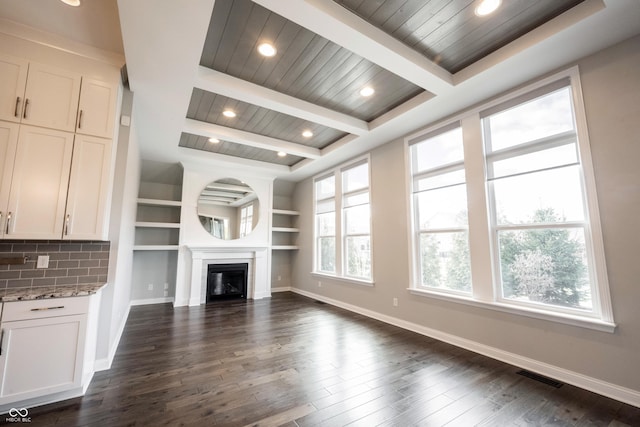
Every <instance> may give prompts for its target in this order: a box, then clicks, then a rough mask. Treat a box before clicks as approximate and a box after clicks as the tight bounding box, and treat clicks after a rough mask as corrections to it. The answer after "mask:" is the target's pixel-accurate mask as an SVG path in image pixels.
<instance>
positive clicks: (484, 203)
mask: <svg viewBox="0 0 640 427" xmlns="http://www.w3.org/2000/svg"><path fill="white" fill-rule="evenodd" d="M566 79H569V85H570V87H571V93H572V102H573V113H574V117H575V122H576V132H577V138H578V142H577V148H578V153H579V158H580V165H581V167H582V180H583V182H584V185H583V191H584V200H585V205H586V209H585V210H586V219H585V222H586V227H585V230H586V247H587V256H588V262H589V264H590V271H592V272H593V274H592V275H591V276H590V280H592V281H593V283H594V284H595V285H594V286H593V287H592V292H593V295H592V302H593V310H592V312H590V313H582V312H578V310H572V309H568V310H567V309H562V308H557V307H553V306H549V307H546V306H538V305H535V306H534V305H529V304H520V303H517V302H516V303H514V301H512V300H508V299H504V298H502V289H501V285H500V277H499V275H500V271H499V262H500V261H499V259H497V253H498V249H497V242H496V240H495V239H496V237H495V236H496V235H497V232H496V230H495V227H493V226H492V224H493V223H494V222H495V221H494V220H493V219H492V217H495V214H494V213H493V212H492V204H491V203H490V202H491V200H490V197H491V191H489V188H488V187H489V186H488V185H487V182H486V176H487V174H486V170H485V153H484V147H483V134H482V132H483V130H482V124H481V123H482V121H481V120H482V119H481V112H485V111H487V110H490V109H492V108H495V107H498V106H500V105H503V104H505V103H508V102H512V103H514V105H518V104H519V103H520V102H518V99H519V98H523V97H524V98H526V97H528V96H529V95H530V93H531V92H534V91H536V90H541V89H542V88H544V87H546V86H548V85H550V84H553V83H555V82H557V81H559V80H566ZM455 122H460V123H461V125H462V131H463V139H464V154H465V160H464V163H465V173H466V181H467V204H468V212H469V244H470V252H471V281H472V294H471V295H470V296H464V295H456V294H452V293H448V292H440V291H438V290H434V289H431V288H430V289H425V288H423V287H421V286H419V285H420V282H421V281H420V278H419V276H417V274H419V262H420V259H419V253H416V248H417V247H418V245H417V242H416V237H415V236H417V235H418V234H417V233H418V232H419V230H417V229H416V227H417V226H416V222H415V221H416V218H415V211H414V209H415V207H414V206H413V188H412V185H413V184H412V183H413V179H412V170H411V169H412V168H411V167H407V183H408V184H409V185H408V191H407V197H408V203H409V206H411V209H410V212H409V214H410V216H411V218H410V224H411V227H410V229H409V241H410V245H411V250H412V256H411V257H410V269H411V275H410V277H411V284H410V288H409V289H408V290H409V291H410V292H411V293H412V294H415V295H421V296H426V297H429V298H437V299H443V300H447V301H454V302H459V303H464V304H469V305H473V306H479V307H484V308H489V309H493V310H498V311H503V312H508V313H512V314H518V315H523V316H528V317H533V318H537V319H543V320H548V321H554V322H559V323H565V324H570V325H574V326H580V327H585V328H589V329H595V330H600V331H605V332H614V331H615V327H616V325H615V323H614V319H613V310H612V307H611V298H610V292H609V283H608V279H607V271H606V263H605V254H604V244H603V238H602V229H601V225H600V215H599V211H598V201H597V195H596V186H595V177H594V173H593V166H592V159H591V150H590V145H589V136H588V132H587V121H586V115H585V111H584V102H583V99H582V89H581V85H580V75H579V70H578V67H577V66H576V67H572V68H570V69H568V70H565V71H562V72H559V73H557V74H554V75H552V76H549V77H547V78H545V79H542V80H540V81H537V82H535V83H533V84H530V85H527V86H525V87H522V88H521V89H518V90H515V91H512V92H511V93H509V94H507V95H504V96H500V97H498V98H496V99H494V100H492V101H489V102H487V103H485V104H483V105H481V106H479V107H476V108H474V109H472V110H467V111H464V112H462V113H460V114H457V115H456V116H454V117H451V118H450V119H449V120H447V121H444V122H441V123H438V124H436V125H434V126H431V127H429V128H427V129H425V130H423V131H421V132H418V133H415V134H413V135H410V136H408V137H406V138H405V156H406V157H405V158H406V159H407V162H408V165H409V166H410V165H411V160H412V159H411V157H410V156H411V150H410V147H409V146H410V143H411V142H412V141H415V140H416V139H417V138H424V136H425V135H428V134H433V133H435V132H437V131H438V130H439V129H441V128H444V127H446V126H451V125H452V123H455Z"/></svg>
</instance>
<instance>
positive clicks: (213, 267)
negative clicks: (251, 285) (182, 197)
mask: <svg viewBox="0 0 640 427" xmlns="http://www.w3.org/2000/svg"><path fill="white" fill-rule="evenodd" d="M248 271H249V264H244V263H239V264H209V265H208V266H207V299H206V302H212V301H217V300H221V299H237V298H244V299H246V298H247V273H248Z"/></svg>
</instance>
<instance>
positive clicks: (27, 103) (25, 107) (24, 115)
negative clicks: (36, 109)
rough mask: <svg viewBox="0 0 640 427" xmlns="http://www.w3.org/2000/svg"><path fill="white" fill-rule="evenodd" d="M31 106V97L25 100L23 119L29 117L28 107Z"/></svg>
mask: <svg viewBox="0 0 640 427" xmlns="http://www.w3.org/2000/svg"><path fill="white" fill-rule="evenodd" d="M28 106H29V98H27V99H25V100H24V114H23V115H22V118H23V119H26V118H27V107H28Z"/></svg>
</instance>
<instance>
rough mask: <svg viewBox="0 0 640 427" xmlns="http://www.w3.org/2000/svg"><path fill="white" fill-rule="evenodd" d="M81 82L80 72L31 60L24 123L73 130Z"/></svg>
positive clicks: (23, 116) (23, 108)
mask: <svg viewBox="0 0 640 427" xmlns="http://www.w3.org/2000/svg"><path fill="white" fill-rule="evenodd" d="M80 82H81V76H80V74H76V73H72V72H69V71H66V70H60V69H58V68H54V67H51V66H48V65H42V64H37V63H33V62H32V63H30V64H29V73H28V76H27V88H26V90H25V94H24V103H23V104H24V105H23V106H22V123H23V124H30V125H34V126H42V127H46V128H51V129H60V130H65V131H70V132H73V131H74V130H75V128H76V113H77V111H78V97H79V96H80Z"/></svg>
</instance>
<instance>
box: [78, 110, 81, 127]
mask: <svg viewBox="0 0 640 427" xmlns="http://www.w3.org/2000/svg"><path fill="white" fill-rule="evenodd" d="M78 129H82V110H80V114H79V116H78Z"/></svg>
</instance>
